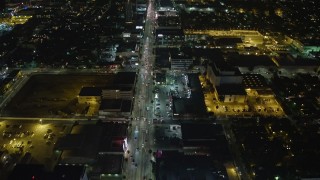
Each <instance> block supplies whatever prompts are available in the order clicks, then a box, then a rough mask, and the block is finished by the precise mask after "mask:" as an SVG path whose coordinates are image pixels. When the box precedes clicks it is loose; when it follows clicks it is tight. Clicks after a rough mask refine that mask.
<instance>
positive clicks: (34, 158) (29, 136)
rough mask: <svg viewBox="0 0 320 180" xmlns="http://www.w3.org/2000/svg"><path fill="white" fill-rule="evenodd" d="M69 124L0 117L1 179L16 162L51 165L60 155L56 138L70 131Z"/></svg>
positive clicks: (49, 166) (50, 166) (48, 166)
mask: <svg viewBox="0 0 320 180" xmlns="http://www.w3.org/2000/svg"><path fill="white" fill-rule="evenodd" d="M70 128H71V124H69V125H65V124H50V123H45V122H42V121H40V120H39V121H9V120H7V121H1V122H0V133H1V134H0V144H1V147H0V151H2V152H4V154H3V155H2V159H1V161H0V169H1V170H0V172H1V173H0V179H2V177H5V176H6V172H7V171H8V170H10V169H12V167H13V166H14V165H15V164H16V163H37V164H38V163H39V164H45V165H46V166H47V168H52V167H53V165H55V163H56V161H57V160H58V158H59V155H60V154H59V153H58V152H54V151H53V148H54V145H55V143H56V141H57V139H58V138H59V137H61V136H64V135H65V134H66V133H68V132H69V131H70Z"/></svg>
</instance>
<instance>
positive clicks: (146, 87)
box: [124, 1, 155, 179]
mask: <svg viewBox="0 0 320 180" xmlns="http://www.w3.org/2000/svg"><path fill="white" fill-rule="evenodd" d="M154 22H155V11H154V4H153V1H149V3H148V8H147V18H146V23H145V31H144V37H143V40H142V42H143V43H142V48H141V54H142V56H141V57H140V69H139V73H138V75H137V83H136V91H135V92H136V94H135V97H134V98H135V104H134V109H133V113H132V118H133V121H132V126H131V130H129V133H130V134H129V137H128V150H129V151H127V152H126V153H125V156H126V157H127V158H128V161H127V164H126V165H125V166H124V174H125V175H126V176H127V177H128V179H155V178H154V175H153V173H152V164H151V159H152V153H150V151H154V147H153V145H154V144H153V140H154V138H153V123H152V119H153V111H152V109H153V108H152V107H151V106H152V103H151V101H152V93H151V92H152V88H153V77H152V75H153V72H152V71H153V64H154V55H153V47H152V46H153V42H154V37H153V35H152V30H153V25H154Z"/></svg>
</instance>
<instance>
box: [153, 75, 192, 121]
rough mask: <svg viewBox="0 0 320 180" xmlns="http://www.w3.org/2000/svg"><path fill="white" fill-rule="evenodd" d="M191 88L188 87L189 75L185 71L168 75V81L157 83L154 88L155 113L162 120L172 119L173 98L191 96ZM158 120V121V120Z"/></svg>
mask: <svg viewBox="0 0 320 180" xmlns="http://www.w3.org/2000/svg"><path fill="white" fill-rule="evenodd" d="M190 96H191V90H190V88H189V87H188V76H187V74H183V73H170V74H167V75H166V83H165V84H164V85H157V86H155V89H154V99H155V100H154V102H153V103H154V106H153V107H154V114H155V116H156V117H157V118H158V119H157V120H159V121H162V120H163V119H171V118H172V116H173V114H172V98H173V97H176V98H190ZM157 120H156V122H157Z"/></svg>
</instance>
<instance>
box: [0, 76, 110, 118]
mask: <svg viewBox="0 0 320 180" xmlns="http://www.w3.org/2000/svg"><path fill="white" fill-rule="evenodd" d="M112 79H113V78H112V75H86V74H69V75H67V74H65V75H64V74H63V75H50V74H44V75H34V76H32V77H31V78H30V80H29V81H28V82H27V83H26V85H25V86H24V87H22V88H21V90H20V91H19V92H18V93H17V94H16V96H15V97H13V98H12V100H11V102H9V103H8V105H7V106H6V107H5V108H4V109H3V110H2V112H1V115H2V116H9V117H10V116H15V117H54V116H59V117H72V116H74V115H76V114H79V115H84V114H86V112H85V111H86V109H88V105H82V104H79V103H78V100H77V96H78V94H79V92H80V90H81V88H82V87H86V86H87V87H92V86H105V85H106V84H107V83H108V82H110V81H111V80H112Z"/></svg>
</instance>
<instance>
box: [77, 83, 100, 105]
mask: <svg viewBox="0 0 320 180" xmlns="http://www.w3.org/2000/svg"><path fill="white" fill-rule="evenodd" d="M78 102H79V103H80V104H86V103H87V104H97V103H100V102H101V88H99V87H83V88H82V89H81V90H80V93H79V95H78Z"/></svg>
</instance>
